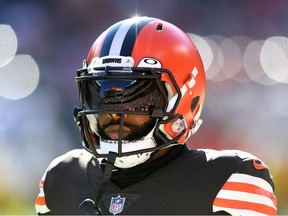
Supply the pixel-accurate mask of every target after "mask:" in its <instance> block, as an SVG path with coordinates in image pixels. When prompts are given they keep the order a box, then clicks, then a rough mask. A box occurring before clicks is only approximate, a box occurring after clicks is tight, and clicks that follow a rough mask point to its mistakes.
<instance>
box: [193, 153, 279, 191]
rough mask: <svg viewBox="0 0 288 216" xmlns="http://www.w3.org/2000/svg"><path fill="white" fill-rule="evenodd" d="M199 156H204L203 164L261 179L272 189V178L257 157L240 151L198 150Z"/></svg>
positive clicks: (266, 166) (265, 166)
mask: <svg viewBox="0 0 288 216" xmlns="http://www.w3.org/2000/svg"><path fill="white" fill-rule="evenodd" d="M197 152H199V154H204V155H205V162H207V164H211V165H212V166H215V167H218V168H219V167H220V168H221V169H226V168H228V167H230V168H231V169H230V171H231V172H234V173H238V174H239V176H240V175H241V174H244V175H250V176H253V177H255V178H262V179H264V180H265V181H267V182H269V184H270V185H272V187H273V188H274V182H273V178H272V176H271V174H270V170H269V167H268V165H266V164H265V163H264V162H263V161H262V160H261V159H260V158H258V157H257V156H255V155H253V154H251V153H249V152H246V151H241V150H213V149H198V150H197Z"/></svg>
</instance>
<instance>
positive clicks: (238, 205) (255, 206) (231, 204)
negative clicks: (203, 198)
mask: <svg viewBox="0 0 288 216" xmlns="http://www.w3.org/2000/svg"><path fill="white" fill-rule="evenodd" d="M213 204H214V205H215V206H219V207H223V208H232V209H245V210H251V211H255V212H259V213H263V214H267V215H277V211H276V210H275V209H274V208H272V207H270V206H267V205H263V204H259V203H251V202H246V201H239V200H229V199H222V198H218V197H216V199H215V200H214V203H213Z"/></svg>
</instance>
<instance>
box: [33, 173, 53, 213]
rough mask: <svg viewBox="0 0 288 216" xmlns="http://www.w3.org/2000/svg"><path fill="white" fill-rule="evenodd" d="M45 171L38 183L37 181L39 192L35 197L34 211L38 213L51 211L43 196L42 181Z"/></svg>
mask: <svg viewBox="0 0 288 216" xmlns="http://www.w3.org/2000/svg"><path fill="white" fill-rule="evenodd" d="M46 172H47V171H46ZM46 172H45V174H44V175H43V177H42V178H41V180H40V183H39V190H40V192H39V194H38V196H37V198H36V201H35V210H36V213H37V214H38V215H41V214H49V213H51V211H50V209H49V208H48V207H47V204H46V197H45V192H44V183H45V178H46Z"/></svg>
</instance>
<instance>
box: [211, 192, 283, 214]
mask: <svg viewBox="0 0 288 216" xmlns="http://www.w3.org/2000/svg"><path fill="white" fill-rule="evenodd" d="M217 198H222V199H229V200H238V201H245V202H251V203H258V204H263V205H266V206H270V207H272V208H274V209H275V210H276V209H277V208H276V206H275V205H274V203H273V201H272V200H271V199H270V198H269V197H266V196H263V195H257V194H252V193H246V192H240V191H229V190H220V192H219V193H218V194H217Z"/></svg>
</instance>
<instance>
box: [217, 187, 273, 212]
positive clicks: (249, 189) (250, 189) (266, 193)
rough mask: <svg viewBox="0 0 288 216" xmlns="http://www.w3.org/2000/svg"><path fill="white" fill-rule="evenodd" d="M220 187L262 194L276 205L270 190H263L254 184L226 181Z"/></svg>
mask: <svg viewBox="0 0 288 216" xmlns="http://www.w3.org/2000/svg"><path fill="white" fill-rule="evenodd" d="M222 189H224V190H231V191H241V192H247V193H252V194H257V195H262V196H265V197H268V198H269V199H271V200H272V202H273V203H274V205H275V206H276V207H277V200H276V197H275V196H274V195H273V194H272V193H271V192H270V191H267V190H264V189H263V188H261V187H258V186H256V185H252V184H248V183H240V182H226V183H225V184H224V185H223V187H222Z"/></svg>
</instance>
